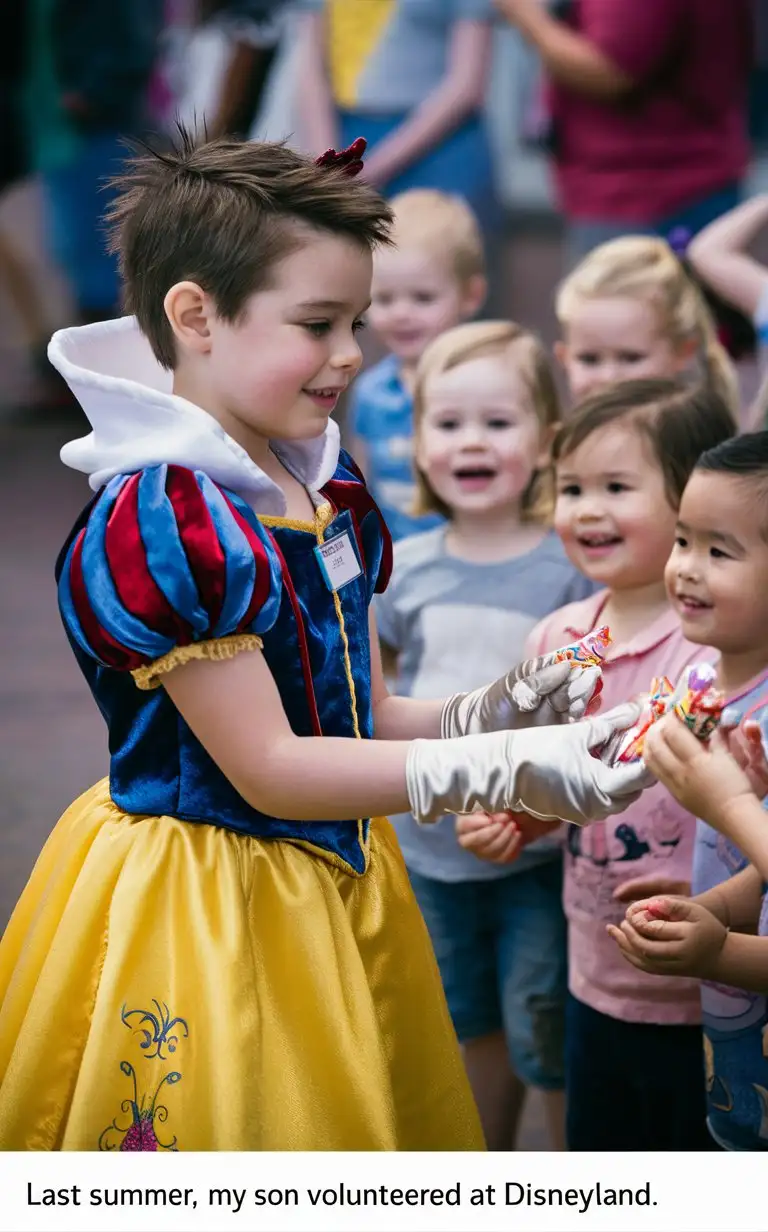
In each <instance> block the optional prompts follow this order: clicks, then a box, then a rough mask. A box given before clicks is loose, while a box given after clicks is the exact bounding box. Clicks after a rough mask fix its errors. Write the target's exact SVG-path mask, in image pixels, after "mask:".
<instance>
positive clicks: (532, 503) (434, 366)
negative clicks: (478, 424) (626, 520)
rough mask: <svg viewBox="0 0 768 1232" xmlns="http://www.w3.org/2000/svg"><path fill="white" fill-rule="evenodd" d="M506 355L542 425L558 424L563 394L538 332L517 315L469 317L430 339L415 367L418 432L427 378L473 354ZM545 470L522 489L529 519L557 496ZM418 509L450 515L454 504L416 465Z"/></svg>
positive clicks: (542, 517) (546, 512) (545, 514)
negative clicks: (517, 321) (507, 318)
mask: <svg viewBox="0 0 768 1232" xmlns="http://www.w3.org/2000/svg"><path fill="white" fill-rule="evenodd" d="M486 358H493V359H504V360H507V361H509V363H510V364H514V366H515V368H516V369H517V370H519V372H520V375H521V377H522V379H523V383H524V384H525V386H526V388H527V389H528V392H529V394H530V397H531V402H532V404H533V409H534V410H535V412H536V416H537V418H538V420H539V424H540V425H541V428H542V430H543V431H547V430H548V429H552V428H554V426H555V425H556V424H557V423H558V422H559V420H560V400H559V398H558V395H557V386H556V385H555V379H554V376H553V375H552V369H551V367H550V364H549V360H548V358H547V353H546V351H545V349H544V347H543V345H542V343H541V342H540V341H539V339H538V338H537V337H536V335H535V334H532V333H530V332H529V330H527V329H523V327H522V326H521V325H516V324H515V323H514V322H513V321H470V322H468V323H466V324H464V325H456V326H455V327H454V328H453V329H449V330H446V332H445V333H444V334H440V336H439V337H438V338H435V340H434V342H431V343H430V344H429V346H428V347H427V349H426V351H425V352H424V354H423V355H422V357H421V359H420V361H419V366H418V368H417V370H416V386H415V390H414V399H413V420H414V436H415V437H416V438H418V435H419V428H420V426H421V421H422V419H423V418H424V409H425V407H424V402H425V392H426V386H427V383H428V381H429V380H430V379H431V378H432V377H435V376H438V375H439V374H440V373H441V372H449V371H450V370H451V369H452V368H458V367H459V365H460V364H466V363H469V361H470V360H473V359H486ZM546 478H547V476H546V475H540V474H539V472H537V473H536V474H535V475H534V476H533V478H532V479H531V482H530V484H529V485H528V489H527V491H526V492H525V494H524V495H523V501H522V513H523V516H524V518H526V519H527V520H528V521H541V522H546V521H547V520H548V519H549V518H550V516H551V514H552V507H553V499H552V495H551V485H550V484H547V483H546V482H545V481H546ZM416 485H417V491H416V505H415V509H414V512H415V513H416V514H424V513H439V514H442V515H443V517H450V516H451V511H450V509H449V508H448V507H447V506H446V505H444V504H443V502H442V501H441V500H440V497H439V496H438V495H437V493H436V492H434V491H433V490H432V488H431V487H430V484H429V481H428V479H427V477H426V475H425V474H424V473H423V471H421V470H420V468H419V467H418V466H417V467H416Z"/></svg>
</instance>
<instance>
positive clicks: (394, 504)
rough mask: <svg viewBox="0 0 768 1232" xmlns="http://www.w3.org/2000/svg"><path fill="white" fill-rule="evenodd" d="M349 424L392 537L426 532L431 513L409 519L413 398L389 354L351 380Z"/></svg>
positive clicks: (435, 522)
mask: <svg viewBox="0 0 768 1232" xmlns="http://www.w3.org/2000/svg"><path fill="white" fill-rule="evenodd" d="M349 413H350V426H351V429H352V432H353V433H354V434H355V436H358V437H359V438H360V440H361V441H362V442H363V444H364V445H365V449H366V453H367V458H368V460H367V467H366V476H365V478H366V481H367V484H368V489H369V491H370V493H371V495H372V496H373V498H374V500H375V501H376V503H377V505H378V506H379V508H380V509H381V512H382V513H383V514H384V520H385V521H386V523H387V526H388V527H389V532H390V534H391V535H392V538H393V539H405V538H406V536H408V535H415V534H418V533H419V532H421V531H425V530H432V529H433V528H434V527H435V526H439V525H441V523H442V521H443V519H442V518H441V517H439V516H438V515H437V514H427V515H426V516H424V517H414V515H413V514H412V512H411V510H412V509H413V504H414V501H415V499H416V481H415V475H414V470H413V399H412V397H411V395H410V394H409V393H408V390H407V389H406V388H405V386H404V385H403V383H402V380H401V379H400V364H399V361H398V360H397V359H396V357H395V356H394V355H388V356H387V357H386V359H382V360H381V361H380V363H378V364H375V365H374V366H373V367H372V368H369V369H368V371H367V372H364V373H363V375H362V376H361V377H359V378H358V380H357V381H356V382H355V384H354V387H353V393H352V399H351V403H350V412H349Z"/></svg>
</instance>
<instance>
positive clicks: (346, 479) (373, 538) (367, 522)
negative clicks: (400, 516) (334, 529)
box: [323, 449, 392, 603]
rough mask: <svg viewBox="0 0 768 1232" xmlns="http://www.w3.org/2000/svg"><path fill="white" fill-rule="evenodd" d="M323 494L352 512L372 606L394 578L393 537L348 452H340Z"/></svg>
mask: <svg viewBox="0 0 768 1232" xmlns="http://www.w3.org/2000/svg"><path fill="white" fill-rule="evenodd" d="M323 495H324V496H325V497H326V498H327V499H328V500H330V501H331V502H332V503H333V504H334V505H335V506H336V508H337V509H348V510H349V511H350V513H351V514H352V520H353V522H354V527H355V534H356V536H357V545H358V547H359V549H360V553H361V556H362V560H363V567H364V569H365V576H366V581H367V583H368V602H369V603H370V601H371V599H372V598H373V595H374V592H376V593H377V594H381V593H382V592H383V591H385V590H386V588H387V584H388V583H389V579H390V577H391V576H392V536H391V535H390V533H389V530H388V528H387V524H386V522H385V521H384V518H383V516H382V512H381V510H380V509H379V506H378V505H377V504H376V501H375V500H374V499H373V497H372V496H371V494H370V492H369V491H368V488H367V486H366V482H365V477H364V475H363V473H362V471H361V470H360V468H359V466H358V465H357V463H356V462H355V461H354V460H353V459H352V458H351V457H350V455H349V454H348V453H347V452H346V451H345V450H344V449H342V450H341V451H340V453H339V465H338V467H337V468H336V473H335V474H334V476H333V479H331V480H329V482H328V483H327V484H326V485H325V487H324V488H323Z"/></svg>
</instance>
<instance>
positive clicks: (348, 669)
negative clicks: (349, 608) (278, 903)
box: [315, 505, 368, 868]
mask: <svg viewBox="0 0 768 1232" xmlns="http://www.w3.org/2000/svg"><path fill="white" fill-rule="evenodd" d="M325 508H327V509H328V510H329V512H331V509H330V505H328V506H324V505H323V506H321V507H320V509H318V511H317V513H318V517H317V529H316V532H315V533H316V535H317V542H318V544H320V543H322V542H323V531H324V530H325V526H321V525H320V523H321V520H322V519H321V516H320V515H321V513H322V511H323V510H324V509H325ZM330 521H331V518H329V519H328V522H330ZM326 525H328V523H326ZM332 593H333V606H334V608H335V609H336V620H337V621H338V624H339V632H340V634H341V644H342V647H343V649H344V674H345V676H346V678H347V689H348V690H349V702H350V706H351V709H352V727H353V730H354V733H355V740H362V736H361V734H360V724H359V722H358V717H357V693H356V691H355V679H354V676H353V675H352V661H351V659H350V657H349V638H348V637H347V629H346V625H345V624H344V611H343V608H342V606H341V599H340V598H339V592H338V591H337V590H334V591H333V592H332ZM363 825H364V822H363V819H362V818H361V817H358V819H357V841H358V843H359V844H360V850H361V851H362V853H363V855H364V856H365V865H366V868H367V867H368V842H367V841H366V839H365V837H364V835H363Z"/></svg>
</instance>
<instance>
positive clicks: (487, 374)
mask: <svg viewBox="0 0 768 1232" xmlns="http://www.w3.org/2000/svg"><path fill="white" fill-rule="evenodd" d="M414 412H415V442H416V454H415V458H416V466H417V471H418V482H419V492H420V497H419V499H420V503H421V507H420V510H419V512H427V511H433V512H439V513H441V514H442V515H443V516H445V517H446V518H447V522H446V524H445V525H444V526H440V527H438V528H437V529H435V530H431V531H428V532H426V533H425V534H420V535H416V536H413V537H412V538H407V539H404V540H401V541H400V542H399V543H397V544H396V545H395V567H394V573H393V576H392V581H391V582H390V585H389V587H388V589H387V591H386V592H385V593H384V594H383V595H381V596H379V598H378V605H377V619H378V625H379V633H380V638H381V642H382V647H383V650H384V654H385V660H388V661H389V664H390V665H391V666H392V667H393V674H394V677H395V688H396V692H398V693H399V694H401V695H407V696H410V697H421V698H433V697H442V696H445V695H447V694H450V693H453V692H456V691H459V690H465V689H474V688H476V687H478V686H479V685H481V684H482V683H483V682H484V681H486V680H488V679H492V678H493V677H494V675H498V673H499V671H501V670H504V668H505V665H507V664H509V662H511V661H513V660H514V659H515V658H516V657H517V658H523V655H524V646H525V641H526V638H527V636H528V634H529V633H530V631H531V630H532V628H533V627H534V625H535V624H536V623H537V622H538V621H539V620H540V619H541V618H542V617H544V616H546V615H548V614H549V613H550V612H553V611H555V610H556V609H557V608H559V607H562V606H563V605H564V604H566V603H570V602H572V601H574V600H577V599H582V598H585V597H586V596H587V595H589V594H591V593H592V591H593V589H594V588H593V586H592V584H591V583H590V582H589V581H588V580H587V579H586V578H584V577H583V576H582V575H581V574H580V573H578V572H577V571H576V569H575V568H574V567H573V565H571V564H570V562H569V561H568V559H567V557H566V555H565V552H564V551H563V548H562V546H561V544H560V541H559V540H558V539H557V537H556V536H555V535H554V534H552V533H551V532H550V531H548V529H547V522H548V515H549V512H550V509H549V504H550V502H549V500H548V498H547V476H546V474H545V471H546V465H547V443H548V440H549V436H550V434H551V428H552V425H553V424H554V423H555V422H556V421H557V418H558V402H557V395H556V392H555V385H554V381H553V378H552V374H551V371H550V368H549V366H548V363H547V359H546V357H545V354H544V351H543V348H542V347H541V344H540V343H539V342H538V341H537V340H536V339H535V338H534V337H533V336H532V335H531V334H529V333H527V332H526V331H524V330H522V329H520V328H519V327H518V326H516V325H513V324H511V323H509V322H504V321H495V322H480V323H474V324H470V325H461V326H458V327H457V328H455V329H452V330H449V331H448V332H447V333H446V334H443V335H442V336H441V337H440V338H438V339H437V340H436V341H435V342H433V343H432V344H431V345H430V347H429V348H428V349H427V351H426V352H425V354H424V356H423V358H422V361H421V364H420V367H419V372H418V375H417V385H416V394H415V407H414ZM393 822H394V824H395V828H396V830H397V832H398V836H399V839H400V844H401V847H402V850H403V855H404V857H405V861H406V864H407V866H408V871H409V874H410V877H411V881H412V883H413V887H414V890H415V892H416V895H417V898H418V900H419V904H420V906H421V909H422V912H423V915H424V918H425V920H426V923H427V926H428V928H429V931H430V934H431V936H432V942H433V945H434V947H435V953H436V956H437V960H438V963H439V965H440V971H441V975H442V978H443V984H444V987H445V991H446V996H447V999H448V1005H449V1008H450V1010H451V1014H452V1016H453V1020H454V1024H455V1026H456V1030H457V1033H458V1035H459V1038H460V1040H461V1041H462V1043H463V1045H464V1049H465V1059H466V1064H467V1069H468V1072H469V1076H470V1081H471V1082H472V1084H473V1089H474V1091H475V1096H476V1098H477V1101H478V1105H479V1108H480V1112H481V1117H482V1119H483V1121H484V1128H485V1132H486V1136H487V1139H488V1146H489V1149H491V1150H505V1149H506V1150H509V1149H510V1148H512V1146H513V1145H514V1134H515V1130H516V1125H517V1116H518V1112H519V1110H520V1107H521V1106H522V1095H523V1092H524V1089H525V1086H527V1085H531V1086H538V1087H540V1088H542V1089H543V1090H544V1091H546V1092H549V1093H551V1100H552V1103H553V1117H552V1118H551V1120H552V1122H553V1123H554V1124H557V1117H558V1114H559V1110H560V1103H561V1099H562V1097H561V1091H562V1085H563V1070H562V1039H563V1008H564V999H565V990H566V956H565V922H564V917H563V913H562V908H561V904H560V892H561V884H560V883H561V861H560V848H559V844H558V842H557V840H556V839H552V838H547V839H543V840H540V841H539V842H538V843H534V844H532V845H531V846H530V847H528V848H527V849H526V850H525V851H524V852H523V853H522V855H521V856H520V858H519V860H518V861H517V862H516V863H514V864H512V865H507V866H500V865H495V864H491V863H488V862H485V861H480V860H478V859H476V858H475V856H473V855H472V854H471V853H470V852H467V851H464V850H463V849H462V848H461V847H460V846H459V843H458V841H457V838H456V833H455V825H454V820H453V818H445V819H444V820H443V821H441V822H438V824H437V825H434V826H430V827H424V828H422V827H420V826H418V825H417V824H416V822H415V821H414V820H413V818H412V817H410V816H409V815H404V816H400V817H395V818H393ZM553 1145H555V1146H559V1145H560V1143H559V1142H555V1143H553Z"/></svg>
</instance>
